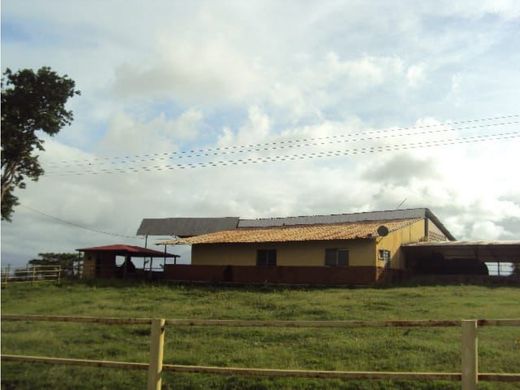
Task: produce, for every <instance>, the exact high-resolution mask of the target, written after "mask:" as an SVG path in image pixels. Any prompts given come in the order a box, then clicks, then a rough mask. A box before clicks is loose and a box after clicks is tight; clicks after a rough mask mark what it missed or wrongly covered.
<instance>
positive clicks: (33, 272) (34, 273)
mask: <svg viewBox="0 0 520 390" xmlns="http://www.w3.org/2000/svg"><path fill="white" fill-rule="evenodd" d="M35 279H36V268H35V266H34V265H33V267H32V281H31V285H32V284H33V282H34V280H35Z"/></svg>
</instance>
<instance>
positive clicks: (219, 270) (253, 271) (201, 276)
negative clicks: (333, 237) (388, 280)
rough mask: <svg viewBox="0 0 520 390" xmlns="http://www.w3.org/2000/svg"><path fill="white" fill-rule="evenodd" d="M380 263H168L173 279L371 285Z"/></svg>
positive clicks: (167, 275)
mask: <svg viewBox="0 0 520 390" xmlns="http://www.w3.org/2000/svg"><path fill="white" fill-rule="evenodd" d="M382 276H383V275H382V273H381V272H380V270H379V269H377V268H376V267H364V266H359V267H323V266H319V267H295V266H289V267H285V266H281V267H280V266H278V267H257V266H234V265H227V266H226V265H181V264H178V265H174V264H166V266H165V269H164V278H165V279H166V280H171V281H182V282H205V283H239V284H262V283H281V284H317V285H370V284H374V283H376V282H377V281H378V280H382Z"/></svg>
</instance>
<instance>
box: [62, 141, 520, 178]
mask: <svg viewBox="0 0 520 390" xmlns="http://www.w3.org/2000/svg"><path fill="white" fill-rule="evenodd" d="M518 137H520V131H514V132H506V133H499V134H489V135H478V136H470V137H456V138H445V139H440V140H431V141H421V142H411V143H400V144H393V145H382V146H368V147H360V148H351V149H342V150H332V151H322V152H313V153H299V154H286V155H274V156H262V157H256V158H248V159H236V160H219V161H208V162H194V163H185V164H173V165H171V164H165V165H155V166H142V167H131V168H127V169H124V168H112V170H111V169H109V168H105V169H101V170H98V171H82V172H65V173H62V174H59V175H58V174H56V175H54V176H80V175H97V174H118V173H120V174H123V173H140V172H143V173H144V172H153V171H167V170H185V169H195V168H213V167H225V166H236V165H250V164H257V163H268V162H280V161H295V160H309V159H315V158H325V157H340V156H353V155H360V154H369V153H381V152H390V151H398V150H408V149H420V148H429V147H437V146H449V145H456V144H463V143H477V142H487V141H495V140H504V139H514V138H518Z"/></svg>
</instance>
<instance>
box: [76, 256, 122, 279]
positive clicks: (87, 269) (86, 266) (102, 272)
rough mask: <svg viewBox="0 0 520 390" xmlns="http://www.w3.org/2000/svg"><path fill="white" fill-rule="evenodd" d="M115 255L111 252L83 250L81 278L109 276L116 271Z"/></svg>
mask: <svg viewBox="0 0 520 390" xmlns="http://www.w3.org/2000/svg"><path fill="white" fill-rule="evenodd" d="M116 269H117V266H116V256H115V255H114V254H111V253H102V252H85V255H84V257H83V278H85V279H89V278H95V277H98V278H99V277H101V278H111V277H113V276H114V275H115V273H116Z"/></svg>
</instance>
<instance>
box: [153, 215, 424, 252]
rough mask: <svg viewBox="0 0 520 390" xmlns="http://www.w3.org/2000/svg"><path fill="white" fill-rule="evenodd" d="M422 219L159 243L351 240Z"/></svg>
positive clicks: (222, 234) (244, 232)
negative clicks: (378, 230)
mask: <svg viewBox="0 0 520 390" xmlns="http://www.w3.org/2000/svg"><path fill="white" fill-rule="evenodd" d="M420 220H421V219H420V218H417V219H401V220H395V221H388V220H386V221H369V222H356V223H343V224H334V225H331V224H327V225H306V226H284V227H275V228H247V229H246V228H241V229H235V230H226V231H221V232H215V233H209V234H203V235H200V236H195V237H191V238H186V239H177V240H167V241H161V242H159V243H158V245H164V244H170V245H175V244H188V245H192V244H217V243H254V242H290V241H326V240H351V239H355V238H371V237H377V236H378V234H377V228H378V227H379V226H381V225H385V226H386V227H387V228H388V230H389V231H394V230H398V229H400V228H402V227H404V226H408V225H410V224H412V223H414V222H417V221H420Z"/></svg>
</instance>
